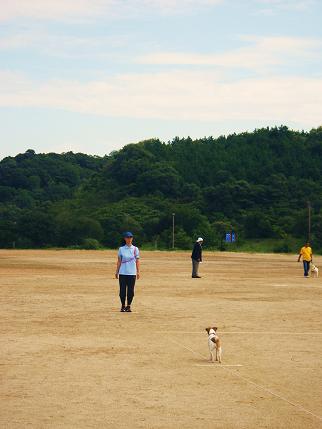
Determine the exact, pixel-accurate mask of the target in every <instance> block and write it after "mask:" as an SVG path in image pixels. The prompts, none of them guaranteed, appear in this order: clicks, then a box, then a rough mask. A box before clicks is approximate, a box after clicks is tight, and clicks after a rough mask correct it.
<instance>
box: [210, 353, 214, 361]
mask: <svg viewBox="0 0 322 429" xmlns="http://www.w3.org/2000/svg"><path fill="white" fill-rule="evenodd" d="M210 362H214V353H213V352H210Z"/></svg>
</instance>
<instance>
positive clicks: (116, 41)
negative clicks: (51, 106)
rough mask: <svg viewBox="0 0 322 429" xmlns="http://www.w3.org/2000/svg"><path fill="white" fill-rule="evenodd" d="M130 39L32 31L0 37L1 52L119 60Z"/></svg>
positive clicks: (127, 37) (128, 37)
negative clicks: (121, 51) (122, 49)
mask: <svg viewBox="0 0 322 429" xmlns="http://www.w3.org/2000/svg"><path fill="white" fill-rule="evenodd" d="M129 43H130V36H126V35H117V36H116V35H115V36H99V37H95V36H69V35H62V34H54V33H47V32H46V31H40V30H33V29H31V30H29V29H26V30H24V31H22V30H20V32H18V33H15V34H9V35H6V36H2V37H0V50H3V51H4V50H7V51H13V50H16V49H18V50H19V49H24V50H28V49H29V50H32V51H33V52H38V53H39V54H41V55H45V56H55V57H62V58H96V59H99V58H107V57H111V56H112V55H113V58H117V57H118V56H119V55H120V49H121V48H123V47H126V46H128V45H129Z"/></svg>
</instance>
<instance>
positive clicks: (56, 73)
mask: <svg viewBox="0 0 322 429" xmlns="http://www.w3.org/2000/svg"><path fill="white" fill-rule="evenodd" d="M0 3H1V7H0V124H1V125H0V129H1V135H0V159H2V158H3V157H5V156H14V155H16V154H17V153H21V152H25V151H26V150H27V149H34V150H35V151H36V152H37V153H38V152H41V153H43V152H58V153H61V152H68V151H73V152H84V153H88V154H93V155H94V154H96V155H105V154H109V153H110V152H111V151H113V150H117V149H120V148H121V147H123V146H124V145H126V144H128V143H135V142H138V141H142V140H145V139H148V138H160V139H161V140H162V141H168V140H172V139H173V138H174V137H175V136H179V137H187V136H190V137H192V138H201V137H204V136H210V135H211V136H214V137H217V136H219V135H227V134H230V133H234V132H242V131H252V130H254V129H255V128H261V127H267V126H279V125H282V124H283V125H287V126H288V127H290V128H292V129H298V130H302V129H304V130H310V129H311V128H316V127H318V126H321V125H322V26H321V16H322V0H77V1H76V0H0Z"/></svg>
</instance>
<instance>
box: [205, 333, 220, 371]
mask: <svg viewBox="0 0 322 429" xmlns="http://www.w3.org/2000/svg"><path fill="white" fill-rule="evenodd" d="M206 331H207V333H208V347H209V352H210V361H211V362H214V361H215V354H214V351H215V350H216V361H219V363H221V341H220V339H219V337H218V335H217V328H216V326H214V327H213V328H206Z"/></svg>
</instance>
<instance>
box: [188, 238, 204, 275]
mask: <svg viewBox="0 0 322 429" xmlns="http://www.w3.org/2000/svg"><path fill="white" fill-rule="evenodd" d="M202 243H203V238H201V237H199V238H198V240H197V241H196V242H195V244H194V246H193V249H192V254H191V259H192V276H191V277H192V278H193V279H200V278H201V277H200V276H199V274H198V270H199V263H200V262H202Z"/></svg>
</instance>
